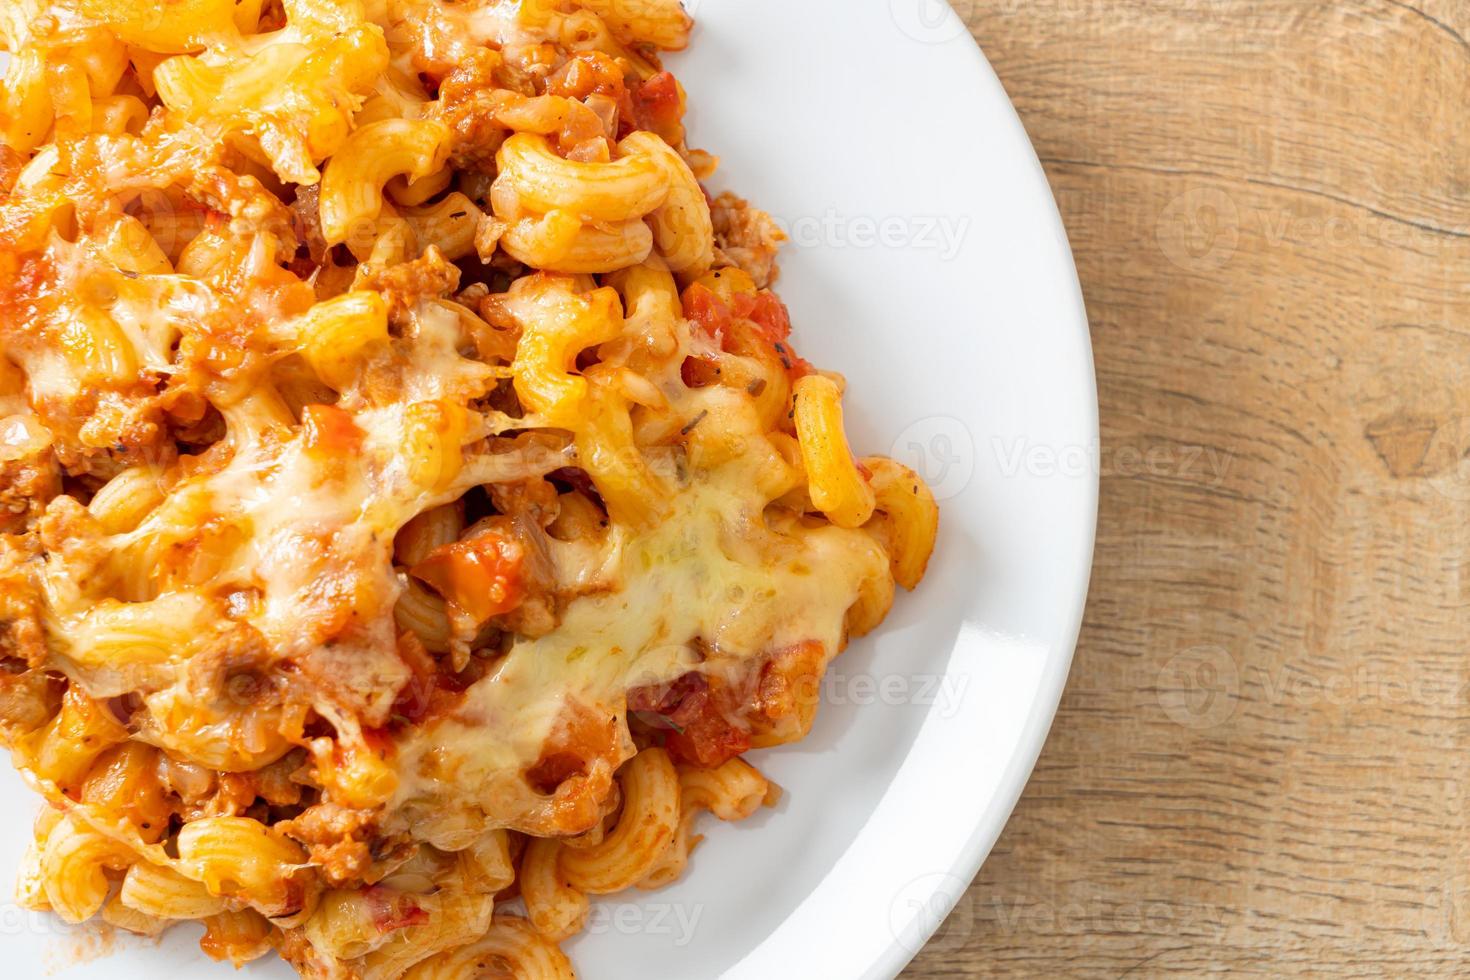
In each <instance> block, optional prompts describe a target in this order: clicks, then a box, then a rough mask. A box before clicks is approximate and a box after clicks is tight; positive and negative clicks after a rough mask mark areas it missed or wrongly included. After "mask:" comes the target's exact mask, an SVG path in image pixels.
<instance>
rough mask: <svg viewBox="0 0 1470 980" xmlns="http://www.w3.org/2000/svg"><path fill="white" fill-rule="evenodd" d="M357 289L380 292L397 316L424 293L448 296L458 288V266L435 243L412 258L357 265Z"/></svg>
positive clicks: (405, 312) (391, 311)
mask: <svg viewBox="0 0 1470 980" xmlns="http://www.w3.org/2000/svg"><path fill="white" fill-rule="evenodd" d="M354 288H356V289H371V290H374V291H375V292H379V293H381V294H382V295H383V300H384V302H386V303H387V304H388V317H389V319H390V320H397V319H399V318H401V317H403V316H404V315H405V314H407V313H408V311H409V310H411V309H413V307H414V306H415V305H417V304H418V301H419V300H421V299H423V298H424V297H426V296H429V297H441V296H448V295H449V294H450V293H453V292H454V291H455V290H456V289H458V288H459V268H458V266H455V265H454V264H453V263H451V262H449V261H448V260H446V259H445V258H444V256H443V254H442V253H441V252H440V251H439V249H438V247H437V246H434V245H430V246H429V249H428V251H427V252H425V253H424V254H423V255H422V256H420V257H419V258H417V259H414V260H413V261H411V262H400V263H399V264H398V265H392V266H388V267H387V268H377V267H375V266H371V265H363V266H361V267H359V269H358V277H357V282H356V283H355V284H354Z"/></svg>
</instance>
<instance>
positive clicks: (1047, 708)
mask: <svg viewBox="0 0 1470 980" xmlns="http://www.w3.org/2000/svg"><path fill="white" fill-rule="evenodd" d="M943 2H944V4H945V5H946V6H947V7H949V9H950V12H951V14H952V15H953V16H955V17H956V18H958V19H959V20H960V22H961V23H963V21H964V19H963V18H962V17H960V14H959V12H958V11H956V10H955V9H954V6H953V4H952V2H951V0H943ZM965 39H967V40H968V42H969V43H968V45H965V47H967V48H968V55H969V57H970V58H971V69H970V70H971V71H972V72H973V73H974V75H975V81H976V84H977V87H978V88H979V89H980V95H981V97H983V98H986V99H990V100H999V101H1000V102H1001V103H1003V104H1004V106H1005V111H1006V112H1007V113H1008V114H1009V116H1010V118H1011V119H1012V120H1013V122H1014V125H1015V129H1016V131H1017V132H1019V133H1020V135H1021V140H1020V143H1021V145H1022V146H1023V147H1024V154H1025V157H1026V163H1027V169H1028V170H1029V171H1030V172H1031V175H1032V182H1033V184H1032V187H1030V188H1029V189H1028V190H1029V191H1030V192H1031V193H1039V194H1040V196H1041V199H1042V200H1043V201H1044V202H1045V206H1044V207H1042V208H1041V209H1040V213H1038V215H1037V217H1038V219H1042V220H1045V221H1046V222H1047V223H1048V225H1049V228H1048V229H1047V230H1049V231H1051V232H1053V233H1054V234H1055V235H1056V236H1057V238H1058V240H1059V241H1060V242H1061V243H1062V245H1063V246H1064V247H1063V249H1062V252H1063V255H1062V268H1061V269H1059V270H1058V271H1059V272H1062V273H1063V276H1062V282H1063V284H1065V286H1066V287H1067V289H1066V292H1067V297H1066V298H1067V305H1069V306H1070V307H1071V316H1070V317H1069V319H1070V320H1072V324H1073V328H1074V330H1075V332H1076V336H1077V339H1078V343H1079V344H1080V347H1079V353H1081V354H1082V355H1083V356H1085V358H1086V371H1085V372H1084V373H1085V375H1086V377H1087V379H1088V383H1089V385H1090V387H1089V389H1088V390H1087V391H1086V392H1085V393H1084V395H1085V397H1083V398H1081V399H1080V400H1081V401H1082V403H1083V412H1084V414H1083V417H1082V418H1080V419H1078V422H1080V423H1081V426H1080V427H1081V428H1082V429H1083V430H1085V431H1084V435H1085V437H1086V439H1087V440H1088V442H1087V444H1088V445H1092V446H1097V445H1100V440H1101V419H1100V405H1099V402H1098V395H1097V361H1096V359H1095V357H1094V356H1093V351H1092V333H1091V326H1090V323H1089V321H1088V318H1087V305H1086V301H1085V298H1084V296H1083V292H1082V284H1081V280H1080V279H1079V278H1078V275H1077V263H1076V257H1075V255H1074V254H1073V251H1072V245H1071V240H1070V238H1069V237H1068V235H1067V229H1066V224H1065V222H1063V220H1062V216H1061V211H1060V209H1059V208H1058V206H1057V202H1056V194H1055V193H1054V191H1053V190H1052V186H1051V182H1050V180H1049V179H1048V178H1047V175H1046V171H1045V169H1044V168H1043V167H1042V165H1041V159H1040V157H1039V156H1038V155H1037V153H1036V147H1035V145H1034V144H1033V143H1032V142H1031V137H1030V134H1029V133H1027V131H1026V127H1025V124H1024V123H1023V122H1022V120H1021V117H1020V114H1019V113H1018V112H1017V111H1016V107H1015V103H1014V102H1012V101H1011V98H1010V95H1009V93H1007V92H1006V90H1005V86H1004V85H1003V84H1002V83H1001V81H1000V77H999V76H998V75H997V74H996V73H995V69H994V67H993V66H992V65H991V63H990V59H989V58H988V57H986V55H985V51H984V49H983V48H982V47H981V45H980V42H979V40H978V39H976V38H975V36H974V35H973V34H972V33H971V32H970V30H969V25H968V24H966V25H965ZM956 57H959V55H956ZM1078 483H1079V486H1080V487H1081V489H1082V491H1083V492H1084V494H1085V495H1084V497H1083V499H1082V500H1081V505H1082V507H1083V508H1085V511H1086V513H1085V515H1084V517H1085V521H1084V524H1085V527H1086V528H1087V529H1088V530H1087V533H1086V534H1085V535H1083V537H1082V540H1081V541H1080V542H1079V543H1078V555H1077V561H1076V564H1075V566H1074V567H1073V568H1070V569H1067V570H1066V571H1067V572H1068V573H1069V575H1068V576H1067V578H1068V579H1069V581H1068V582H1067V590H1068V595H1069V596H1070V600H1069V602H1068V603H1067V610H1068V612H1067V619H1066V625H1065V627H1064V628H1063V629H1062V630H1061V631H1060V635H1061V636H1062V637H1063V638H1064V639H1063V642H1061V643H1060V644H1059V645H1058V647H1057V648H1056V650H1055V651H1054V653H1053V655H1052V656H1050V657H1049V658H1048V663H1047V668H1046V673H1045V675H1044V676H1043V678H1042V681H1041V685H1040V688H1039V690H1038V693H1037V696H1036V697H1035V698H1034V699H1033V701H1032V704H1031V710H1030V712H1029V714H1028V715H1027V718H1026V723H1025V726H1024V729H1023V731H1022V733H1021V736H1020V738H1019V740H1018V749H1017V750H1016V751H1015V752H1013V753H1012V755H1011V758H1010V760H1009V762H1008V764H1007V768H1006V775H1005V777H1004V780H1003V789H1001V791H1000V792H999V793H997V794H996V795H995V796H992V797H991V798H990V800H988V801H986V804H985V806H984V808H983V809H982V810H981V812H979V813H977V814H975V817H974V824H975V829H974V831H973V832H972V833H971V835H970V839H969V841H968V842H967V843H966V844H965V846H964V847H963V848H961V849H960V851H959V853H958V854H956V855H955V858H954V860H953V862H952V863H951V864H950V867H949V868H948V869H947V873H948V875H949V876H950V877H951V878H953V879H957V880H962V881H964V882H966V886H965V889H964V890H963V891H961V892H960V893H959V894H956V895H953V896H946V895H944V893H943V891H942V889H941V888H940V887H939V884H938V880H936V884H935V887H934V888H932V889H930V890H928V892H927V894H926V895H925V897H926V898H928V899H931V900H933V899H937V898H940V899H944V914H943V915H936V916H934V917H933V918H932V920H931V921H930V922H927V923H925V928H924V929H923V931H922V932H921V933H918V934H915V935H914V936H912V937H910V938H907V939H906V938H900V937H898V936H894V937H893V938H892V940H891V942H890V943H889V944H888V946H887V948H886V949H885V951H884V953H883V954H882V955H881V956H880V957H879V959H878V960H877V961H876V962H875V963H874V964H873V965H872V967H871V968H870V969H869V970H868V971H867V972H866V973H864V974H863V975H862V980H895V978H897V977H898V976H899V974H901V973H902V972H903V971H904V970H905V969H906V968H907V967H908V966H909V964H911V963H912V962H913V961H914V960H915V959H917V958H918V956H919V954H920V953H922V952H923V951H924V950H925V949H926V948H927V947H928V945H929V942H930V941H931V940H932V939H933V938H934V936H935V935H936V934H937V933H938V932H939V930H940V929H941V928H942V927H943V926H944V924H945V922H946V921H948V918H949V915H950V913H951V912H953V910H954V906H955V905H956V904H958V901H959V900H960V899H961V898H962V897H963V895H964V894H965V893H967V892H968V891H969V888H970V887H971V886H973V884H974V880H975V878H976V877H977V876H978V875H979V873H980V869H981V868H982V867H984V865H985V862H986V860H987V859H988V858H989V856H990V853H991V851H992V850H993V849H994V847H995V844H996V842H997V841H998V840H999V839H1000V835H1001V834H1002V832H1004V830H1005V828H1006V826H1007V825H1009V823H1010V820H1011V817H1012V815H1013V814H1014V812H1015V808H1016V805H1017V804H1018V803H1019V802H1020V799H1021V794H1022V793H1023V792H1024V791H1025V789H1026V786H1027V785H1028V784H1029V783H1030V781H1031V775H1032V773H1033V772H1034V771H1035V768H1036V763H1037V761H1038V760H1039V759H1040V757H1041V751H1042V749H1043V748H1044V747H1045V746H1046V741H1047V738H1048V736H1049V735H1050V733H1051V728H1052V723H1053V722H1054V721H1055V719H1056V714H1057V710H1058V708H1059V707H1060V706H1061V699H1062V695H1063V693H1064V692H1065V690H1066V686H1067V681H1068V679H1069V677H1070V675H1071V669H1072V664H1073V662H1074V661H1075V659H1076V654H1077V641H1078V639H1079V638H1080V636H1081V632H1082V622H1083V616H1084V614H1085V612H1086V608H1087V597H1088V592H1089V589H1090V587H1091V581H1092V567H1093V558H1094V554H1095V552H1096V546H1097V517H1098V504H1099V499H1100V496H1101V475H1100V473H1099V472H1098V470H1097V469H1096V468H1095V467H1094V469H1093V470H1092V472H1091V474H1090V477H1089V478H1088V479H1087V480H1085V481H1078ZM1059 577H1061V576H1059ZM1058 591H1059V592H1060V591H1061V590H1060V589H1059V590H1058ZM997 806H998V809H997Z"/></svg>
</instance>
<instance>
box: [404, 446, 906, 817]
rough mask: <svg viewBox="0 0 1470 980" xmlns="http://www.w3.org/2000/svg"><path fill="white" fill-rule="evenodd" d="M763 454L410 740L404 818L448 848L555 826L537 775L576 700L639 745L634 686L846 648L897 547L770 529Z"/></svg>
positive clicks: (640, 546) (700, 490) (691, 495)
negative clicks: (856, 606)
mask: <svg viewBox="0 0 1470 980" xmlns="http://www.w3.org/2000/svg"><path fill="white" fill-rule="evenodd" d="M755 458H756V459H758V458H759V457H755ZM756 465H759V464H758V463H754V462H752V461H751V460H749V459H740V460H736V461H734V462H732V463H729V464H726V465H725V466H724V467H722V468H721V469H719V470H718V471H716V472H714V473H711V474H706V475H704V476H703V477H701V478H699V479H698V480H696V482H694V483H693V484H692V485H690V486H689V487H688V488H686V489H685V490H684V491H683V492H681V493H679V494H677V495H676V499H675V503H674V510H673V513H672V514H671V515H670V516H669V518H668V519H667V520H665V521H664V522H663V523H661V524H659V525H658V526H657V527H655V528H654V529H652V530H650V531H648V532H646V533H643V534H640V535H631V536H625V537H624V538H623V540H622V541H621V544H620V547H619V548H618V553H619V570H618V573H617V576H616V577H617V579H618V582H617V586H616V587H615V588H614V590H613V591H611V592H609V593H607V594H603V595H597V596H588V597H584V598H580V599H577V600H575V601H573V602H572V603H571V604H570V605H569V607H568V608H567V609H566V611H565V615H564V616H563V619H562V621H561V624H560V626H559V627H558V628H557V629H556V630H555V631H554V632H553V633H551V634H550V635H548V636H545V637H541V638H540V639H523V640H520V641H519V642H517V643H516V644H515V645H514V646H513V647H512V648H511V650H510V652H509V654H508V655H507V656H506V657H505V659H504V661H503V662H502V663H501V665H500V666H499V668H498V669H497V670H496V671H495V672H494V673H493V674H491V675H490V676H488V677H486V678H484V679H483V680H481V681H480V682H479V683H477V684H476V685H474V686H473V687H472V688H471V689H470V690H469V692H468V694H467V696H466V698H465V701H464V704H463V706H462V707H461V708H460V709H459V710H458V711H456V712H455V713H454V714H453V715H452V716H450V717H448V718H445V719H442V720H440V721H438V722H436V723H432V724H430V725H428V726H426V727H425V728H424V729H423V730H422V731H420V732H418V733H416V734H415V735H413V736H411V737H410V738H409V739H408V740H407V741H406V742H405V743H404V744H403V745H402V746H401V754H400V764H399V769H400V773H401V784H400V788H399V792H398V796H397V798H396V800H395V804H396V806H397V807H399V808H400V817H401V818H402V820H403V821H404V823H405V825H406V826H409V827H412V828H414V831H415V833H418V834H421V835H423V836H424V838H425V839H430V840H437V839H439V837H438V835H440V834H444V835H448V838H449V839H447V840H444V841H442V842H443V843H453V836H454V835H456V834H459V833H461V832H463V831H464V830H465V829H466V828H474V827H492V828H493V827H512V828H535V827H538V826H544V824H543V821H545V820H546V819H547V809H548V798H547V797H545V796H542V795H539V794H538V793H536V792H535V791H534V790H533V789H532V788H531V787H529V786H528V784H527V782H526V780H525V778H524V775H523V773H524V771H525V770H526V769H527V768H529V767H530V766H532V765H533V764H534V763H535V762H536V760H537V758H538V757H539V756H540V754H541V753H542V751H543V748H544V747H545V745H546V744H547V739H548V738H549V737H550V736H551V734H552V732H553V729H554V728H555V727H556V725H557V724H558V721H559V719H560V718H561V717H562V713H563V711H564V710H565V708H566V706H567V705H568V703H569V702H572V701H575V702H577V703H579V704H581V705H584V706H587V707H591V708H593V709H594V710H596V711H600V712H606V714H607V715H609V716H613V717H616V718H617V719H618V723H619V727H620V729H621V730H622V732H623V734H624V736H625V737H624V742H625V743H626V725H625V722H624V720H623V713H624V710H625V707H626V705H625V701H624V695H625V692H626V691H627V690H629V689H630V688H632V687H638V686H643V685H648V684H659V683H665V682H668V681H671V680H673V679H675V678H677V677H679V676H680V675H682V674H684V673H686V672H688V671H690V670H692V669H695V668H696V667H699V668H700V669H702V670H711V669H717V670H722V671H725V672H727V673H729V674H731V675H737V674H741V673H743V672H745V671H748V670H750V669H752V667H753V666H758V664H759V662H760V660H761V658H762V657H763V656H765V655H767V654H769V653H770V652H772V651H774V650H779V649H782V648H784V647H787V646H791V645H794V644H797V643H801V642H807V641H813V640H815V641H817V642H820V643H821V645H822V647H823V649H824V650H825V651H826V656H827V658H828V659H830V658H831V657H832V656H834V655H835V654H836V652H837V651H838V650H839V649H840V647H841V644H842V641H843V636H844V616H845V614H846V612H847V610H848V609H849V608H850V607H851V606H852V605H853V603H854V602H856V601H857V598H858V594H859V591H860V590H861V588H862V587H863V583H864V581H865V580H867V579H869V578H871V577H874V576H879V577H881V576H886V575H887V574H888V571H887V557H886V556H885V555H884V554H883V552H882V551H881V550H880V549H879V548H878V547H877V546H876V545H875V544H874V543H873V541H872V539H871V538H870V537H869V536H868V535H866V534H864V533H862V532H860V531H846V530H843V529H841V528H836V527H831V526H825V525H824V526H822V527H818V528H799V529H797V530H796V531H795V532H794V533H793V534H791V535H778V534H776V533H775V532H774V531H770V530H768V529H766V528H765V525H764V521H763V518H762V510H763V509H764V507H765V503H766V501H765V500H764V498H763V495H762V494H761V493H760V492H759V491H758V490H757V489H756V488H757V485H758V483H759V481H758V480H757V479H756V476H757V474H756V473H754V472H753V471H752V467H753V466H756ZM762 539H768V540H769V544H770V545H771V546H770V547H764V548H763V547H760V546H759V542H760V541H761V540H762ZM695 640H701V641H703V646H704V647H705V648H707V649H708V650H709V651H712V653H711V655H710V659H709V660H708V661H706V662H704V663H701V661H700V660H699V655H698V654H696V652H695V646H694V641H695Z"/></svg>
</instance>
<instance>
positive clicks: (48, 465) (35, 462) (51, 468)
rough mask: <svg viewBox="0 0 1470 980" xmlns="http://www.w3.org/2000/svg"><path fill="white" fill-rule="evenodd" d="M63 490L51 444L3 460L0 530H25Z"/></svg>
mask: <svg viewBox="0 0 1470 980" xmlns="http://www.w3.org/2000/svg"><path fill="white" fill-rule="evenodd" d="M60 492H61V467H60V466H59V465H57V462H56V454H55V453H54V452H52V451H51V447H50V446H45V447H42V448H40V449H36V450H34V451H32V452H27V453H25V454H23V455H21V456H19V457H18V458H16V459H7V460H3V461H0V533H4V534H24V533H25V532H26V531H28V530H30V529H31V528H32V527H34V526H35V523H36V521H37V520H38V519H39V518H40V516H41V514H42V512H43V511H44V510H45V509H46V504H47V503H49V502H50V501H51V498H53V497H55V496H56V495H57V494H58V493H60Z"/></svg>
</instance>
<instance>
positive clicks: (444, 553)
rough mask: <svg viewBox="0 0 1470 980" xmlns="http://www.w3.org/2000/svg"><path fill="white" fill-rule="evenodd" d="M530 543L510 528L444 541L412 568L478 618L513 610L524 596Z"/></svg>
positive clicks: (413, 571)
mask: <svg viewBox="0 0 1470 980" xmlns="http://www.w3.org/2000/svg"><path fill="white" fill-rule="evenodd" d="M525 560H526V552H525V548H524V547H523V546H522V545H521V543H520V542H519V541H517V540H516V539H515V538H514V537H512V536H511V535H510V534H509V533H501V532H498V531H489V532H486V533H485V534H480V535H476V536H475V537H473V538H466V539H464V540H463V541H455V542H452V543H450V544H446V545H441V546H439V547H438V548H435V549H434V550H433V551H431V552H429V556H428V557H427V558H425V559H424V560H423V561H421V562H419V563H418V564H417V565H415V566H413V568H412V569H411V571H412V573H413V575H414V577H415V578H418V579H421V580H423V581H424V582H426V583H428V584H429V585H430V586H432V587H433V588H434V589H436V590H437V591H438V592H439V594H440V595H442V596H443V597H444V600H445V601H446V602H448V603H450V604H451V605H453V606H455V607H457V608H458V609H460V610H462V611H463V612H465V613H467V614H468V615H469V616H470V617H471V618H472V619H474V621H475V622H477V623H483V622H485V621H486V620H488V619H489V618H490V617H492V616H499V615H502V614H503V613H508V612H510V611H511V610H512V609H514V608H516V607H517V606H519V605H520V604H521V600H522V599H524V598H525V578H524V575H523V567H524V565H525Z"/></svg>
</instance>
